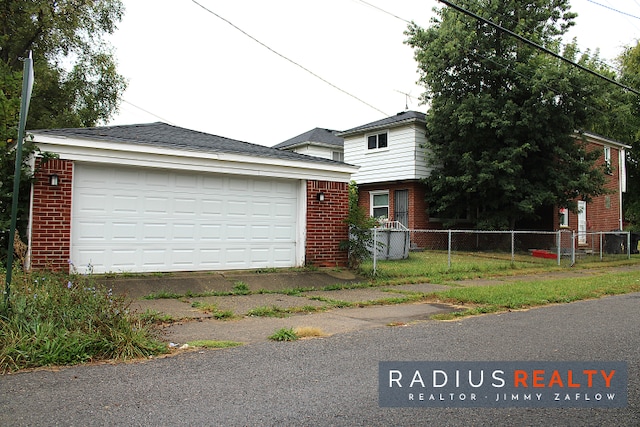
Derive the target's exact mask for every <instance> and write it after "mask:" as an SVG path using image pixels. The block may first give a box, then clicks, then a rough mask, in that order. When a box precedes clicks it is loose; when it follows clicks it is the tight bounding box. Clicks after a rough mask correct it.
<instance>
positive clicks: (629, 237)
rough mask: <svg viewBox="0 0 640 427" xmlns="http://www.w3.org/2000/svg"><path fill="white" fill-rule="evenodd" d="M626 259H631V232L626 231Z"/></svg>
mask: <svg viewBox="0 0 640 427" xmlns="http://www.w3.org/2000/svg"><path fill="white" fill-rule="evenodd" d="M627 259H631V232H630V231H627Z"/></svg>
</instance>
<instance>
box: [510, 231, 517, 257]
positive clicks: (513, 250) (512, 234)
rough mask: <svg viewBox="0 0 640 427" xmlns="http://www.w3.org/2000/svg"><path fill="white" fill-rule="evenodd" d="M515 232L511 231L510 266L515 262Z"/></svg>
mask: <svg viewBox="0 0 640 427" xmlns="http://www.w3.org/2000/svg"><path fill="white" fill-rule="evenodd" d="M515 242H516V232H515V231H514V230H511V264H513V263H515V262H516V255H515V250H516V246H515V245H516V243H515Z"/></svg>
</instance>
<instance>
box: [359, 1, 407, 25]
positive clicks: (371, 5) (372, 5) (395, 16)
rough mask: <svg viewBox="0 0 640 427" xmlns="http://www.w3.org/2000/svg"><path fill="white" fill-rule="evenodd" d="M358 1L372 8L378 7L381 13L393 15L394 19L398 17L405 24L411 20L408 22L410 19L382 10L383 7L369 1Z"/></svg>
mask: <svg viewBox="0 0 640 427" xmlns="http://www.w3.org/2000/svg"><path fill="white" fill-rule="evenodd" d="M358 1H359V2H360V3H364V4H366V5H367V6H369V7H372V8H374V9H378V10H379V11H380V12H382V13H386V14H387V15H390V16H393V17H394V18H396V19H399V20H401V21H403V22H406V23H407V24H411V22H410V21H407V20H406V19H404V18H401V17H399V16H398V15H395V14H393V13H391V12H389V11H387V10H384V9H382V8H381V7H378V6H376V5H374V4H371V3H369V2H366V1H364V0H358Z"/></svg>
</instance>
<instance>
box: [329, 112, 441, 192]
mask: <svg viewBox="0 0 640 427" xmlns="http://www.w3.org/2000/svg"><path fill="white" fill-rule="evenodd" d="M338 135H339V136H342V137H343V138H344V159H345V162H346V163H349V164H354V165H357V166H359V167H360V169H359V170H358V172H357V173H355V174H354V175H353V176H352V179H353V180H354V181H356V182H357V183H358V184H371V183H375V182H385V181H404V180H419V179H421V178H424V177H426V176H427V175H428V173H429V168H428V165H427V159H426V150H425V148H424V145H425V143H426V142H427V141H426V137H425V115H424V114H422V113H418V112H415V111H407V112H403V113H399V114H397V115H396V116H392V117H388V118H385V119H382V120H379V121H376V122H373V123H369V124H367V125H363V126H358V127H356V128H353V129H350V130H347V131H344V132H340V133H339V134H338Z"/></svg>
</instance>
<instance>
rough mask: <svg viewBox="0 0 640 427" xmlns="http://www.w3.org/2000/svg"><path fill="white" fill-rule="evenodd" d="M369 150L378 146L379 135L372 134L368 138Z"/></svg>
mask: <svg viewBox="0 0 640 427" xmlns="http://www.w3.org/2000/svg"><path fill="white" fill-rule="evenodd" d="M368 146H369V150H374V149H376V148H378V135H371V136H370V137H369V139H368Z"/></svg>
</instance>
